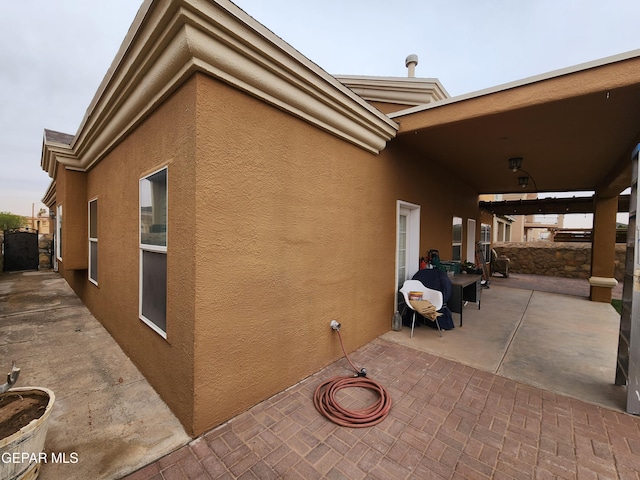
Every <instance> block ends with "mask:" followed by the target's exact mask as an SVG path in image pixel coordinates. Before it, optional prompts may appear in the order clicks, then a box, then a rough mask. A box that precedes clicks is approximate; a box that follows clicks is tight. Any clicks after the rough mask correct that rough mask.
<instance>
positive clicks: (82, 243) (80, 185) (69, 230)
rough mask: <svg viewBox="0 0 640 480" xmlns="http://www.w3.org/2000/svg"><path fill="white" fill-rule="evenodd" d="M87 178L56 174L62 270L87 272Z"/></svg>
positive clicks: (78, 174) (68, 172) (71, 173)
mask: <svg viewBox="0 0 640 480" xmlns="http://www.w3.org/2000/svg"><path fill="white" fill-rule="evenodd" d="M86 181H87V179H86V174H85V173H83V172H76V171H73V170H65V169H64V168H61V169H60V170H59V182H58V183H59V187H58V197H57V198H58V201H57V204H58V205H60V204H61V205H62V219H63V220H62V228H63V232H64V236H63V239H64V241H63V242H62V262H60V263H61V267H62V268H64V269H65V270H82V269H86V268H87V206H86V204H85V202H84V199H85V198H86V195H87V185H86Z"/></svg>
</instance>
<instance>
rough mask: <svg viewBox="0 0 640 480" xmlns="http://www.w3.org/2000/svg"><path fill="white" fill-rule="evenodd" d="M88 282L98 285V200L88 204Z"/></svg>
mask: <svg viewBox="0 0 640 480" xmlns="http://www.w3.org/2000/svg"><path fill="white" fill-rule="evenodd" d="M89 281H90V282H91V283H93V284H95V285H98V199H97V198H95V199H93V200H91V201H90V202H89Z"/></svg>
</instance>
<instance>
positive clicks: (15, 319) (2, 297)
mask: <svg viewBox="0 0 640 480" xmlns="http://www.w3.org/2000/svg"><path fill="white" fill-rule="evenodd" d="M11 360H15V361H16V364H17V366H18V367H20V368H21V373H20V377H19V379H18V383H17V384H16V386H41V387H46V388H49V389H50V390H53V392H54V393H55V395H56V402H55V404H54V407H53V411H52V415H51V419H50V426H49V431H48V434H47V439H46V443H45V451H46V452H47V455H48V458H49V459H50V458H51V453H55V454H56V456H57V457H58V458H59V457H60V454H61V453H65V454H66V457H65V458H66V459H67V460H68V463H66V464H65V463H51V462H48V463H46V464H42V465H41V470H40V476H39V478H41V479H43V480H58V479H61V478H64V479H83V480H84V479H89V478H90V479H115V478H121V477H122V476H123V475H124V474H126V473H129V472H131V471H133V470H135V469H136V468H139V467H141V466H143V465H145V464H147V463H149V462H151V461H153V460H155V459H156V458H158V457H161V456H163V455H166V454H167V453H169V452H172V451H173V450H175V449H176V448H178V447H180V446H182V445H184V444H185V443H187V442H188V441H189V440H190V438H189V436H188V435H187V434H186V433H185V431H184V429H183V428H182V426H181V425H180V423H179V422H178V420H177V419H176V418H175V416H174V415H173V414H172V413H171V411H170V410H169V408H168V407H167V406H166V404H165V403H164V402H163V401H162V400H161V399H160V397H159V396H158V395H157V393H156V392H155V391H154V390H153V388H152V387H151V386H150V385H149V384H148V383H147V381H146V380H145V379H144V377H143V376H142V375H141V374H140V372H139V371H138V369H137V368H136V367H135V365H133V363H132V362H131V361H130V360H129V359H128V358H127V356H126V355H125V354H124V353H123V352H122V350H121V349H120V348H119V347H118V345H117V344H116V342H115V341H114V340H113V339H112V338H111V336H110V335H109V333H108V332H107V331H106V330H105V329H104V328H103V327H102V325H100V323H99V322H98V321H97V320H96V319H95V318H94V317H93V316H92V315H91V314H90V313H89V311H88V310H87V308H86V307H84V305H82V303H81V302H80V301H79V300H78V298H77V297H76V296H75V294H74V293H73V291H72V290H71V289H70V288H69V286H68V285H67V283H66V282H65V281H64V280H63V279H62V278H61V277H60V276H59V275H58V274H56V273H53V272H29V273H13V274H0V372H1V371H2V370H1V369H7V371H8V370H9V369H10V366H11ZM72 453H75V454H76V456H75V458H77V462H72V461H70V459H71V458H73V457H72V456H71V454H72Z"/></svg>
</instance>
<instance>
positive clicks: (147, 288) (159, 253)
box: [139, 167, 169, 338]
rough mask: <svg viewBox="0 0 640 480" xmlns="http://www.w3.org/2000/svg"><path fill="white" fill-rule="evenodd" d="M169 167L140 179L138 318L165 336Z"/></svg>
mask: <svg viewBox="0 0 640 480" xmlns="http://www.w3.org/2000/svg"><path fill="white" fill-rule="evenodd" d="M168 200H169V197H168V168H167V167H164V168H162V169H160V170H157V171H156V172H154V173H152V174H151V175H148V176H146V177H144V178H141V179H140V212H139V214H140V294H139V299H140V305H139V310H140V319H141V320H142V321H143V322H145V323H146V324H147V325H149V327H151V328H152V329H153V330H154V331H155V332H157V333H158V334H159V335H161V336H162V337H163V338H167V217H168V204H169V202H168Z"/></svg>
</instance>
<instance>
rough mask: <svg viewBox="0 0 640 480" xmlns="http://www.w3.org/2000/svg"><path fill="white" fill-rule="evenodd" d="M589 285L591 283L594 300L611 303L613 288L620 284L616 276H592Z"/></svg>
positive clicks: (592, 299)
mask: <svg viewBox="0 0 640 480" xmlns="http://www.w3.org/2000/svg"><path fill="white" fill-rule="evenodd" d="M589 285H591V301H592V302H603V303H611V290H612V289H613V287H615V286H616V285H618V281H617V280H616V279H615V278H608V277H591V278H589Z"/></svg>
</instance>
